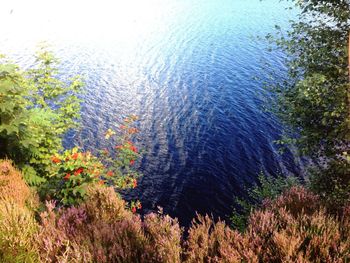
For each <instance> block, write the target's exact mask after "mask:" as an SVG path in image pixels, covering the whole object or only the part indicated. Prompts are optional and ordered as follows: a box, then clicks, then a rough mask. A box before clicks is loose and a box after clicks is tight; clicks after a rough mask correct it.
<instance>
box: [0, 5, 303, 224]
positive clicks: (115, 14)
mask: <svg viewBox="0 0 350 263" xmlns="http://www.w3.org/2000/svg"><path fill="white" fill-rule="evenodd" d="M48 2H49V3H48ZM71 2H73V3H71ZM0 5H1V4H0ZM2 5H3V6H2V7H1V8H0V10H1V11H0V23H1V24H2V26H3V30H2V34H1V36H0V53H1V52H2V53H6V54H9V56H10V57H11V58H13V59H14V60H15V61H16V62H18V63H19V64H21V65H22V66H24V67H30V66H31V65H32V64H33V58H32V54H33V52H34V51H35V47H36V45H37V43H38V42H39V41H47V42H48V43H50V44H51V45H52V49H53V50H54V52H55V54H56V55H57V56H58V57H59V58H60V59H61V62H62V65H61V69H62V75H63V76H67V77H68V76H72V75H74V74H80V75H82V76H83V77H84V79H85V82H86V93H85V94H84V95H83V98H84V103H83V105H82V129H81V131H80V132H79V133H76V134H70V135H69V136H68V137H67V139H66V141H65V144H66V146H70V145H72V144H84V145H86V147H87V148H91V149H93V148H96V147H100V148H104V147H106V146H107V147H108V144H106V143H105V142H104V140H103V134H104V132H105V131H106V129H107V128H109V127H113V126H114V125H116V126H118V125H119V124H120V123H121V121H122V119H123V118H124V117H125V116H127V115H129V114H137V115H139V116H140V119H139V121H138V123H137V125H138V128H139V129H140V131H141V132H140V134H139V135H138V136H137V138H136V139H135V142H136V145H137V146H138V147H140V148H142V149H143V150H144V154H143V158H142V160H141V161H140V162H139V163H138V164H137V165H138V167H139V169H140V171H141V172H142V173H143V174H144V176H143V177H142V178H141V179H140V182H139V187H138V188H136V189H135V190H132V191H130V192H129V193H127V194H126V198H127V199H133V198H139V199H140V200H141V202H142V204H143V211H144V212H148V211H154V210H157V206H161V207H163V208H164V211H165V212H166V213H170V214H171V215H172V216H176V217H179V219H180V222H181V223H182V224H184V225H186V224H188V222H189V221H190V220H191V218H192V217H193V216H194V215H195V212H196V211H197V212H199V213H211V214H213V215H214V216H215V217H221V218H224V219H227V217H228V216H229V215H230V213H231V212H232V205H233V199H234V197H235V196H242V195H244V189H245V186H247V185H250V184H252V183H254V182H255V181H256V178H257V175H258V173H259V172H260V171H261V170H262V171H265V172H266V173H268V174H270V175H272V176H274V175H276V174H277V173H278V172H279V171H282V172H285V173H290V172H292V173H296V174H300V172H301V165H300V162H299V160H297V159H296V158H295V157H293V155H292V154H290V153H289V152H288V151H287V153H285V154H283V155H280V154H278V152H277V147H276V146H275V145H274V143H273V141H274V140H276V139H278V138H279V136H280V134H281V126H280V124H279V123H278V121H277V120H276V119H275V118H273V116H271V114H268V113H266V112H264V111H263V110H262V101H263V96H264V95H262V93H261V92H260V90H261V87H262V80H255V79H254V77H259V78H261V79H265V78H267V73H266V70H267V68H265V66H264V65H265V64H264V62H268V63H270V65H271V66H270V67H269V68H268V69H273V70H274V71H276V72H277V73H278V74H280V77H283V76H284V74H285V68H284V67H283V63H282V62H283V54H282V53H280V52H277V51H274V52H268V51H267V50H266V43H264V42H262V41H259V40H257V39H256V36H264V35H266V34H267V33H270V32H273V30H274V25H275V24H279V25H281V26H282V29H285V28H287V26H288V20H289V19H291V18H293V17H294V15H295V14H294V13H293V12H292V11H288V10H285V7H286V5H285V4H283V3H280V2H279V1H278V0H266V1H262V2H260V1H258V0H202V1H200V0H176V1H175V0H150V1H136V0H133V1H91V2H88V1H36V2H35V1H34V2H32V3H30V4H29V3H26V1H22V2H21V1H13V2H12V1H7V2H6V1H5V4H4V3H2ZM271 67H272V68H271Z"/></svg>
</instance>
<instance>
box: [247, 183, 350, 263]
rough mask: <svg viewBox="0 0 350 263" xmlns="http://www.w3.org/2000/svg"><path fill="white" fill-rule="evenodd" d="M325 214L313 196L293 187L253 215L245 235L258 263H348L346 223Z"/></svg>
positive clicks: (317, 199)
mask: <svg viewBox="0 0 350 263" xmlns="http://www.w3.org/2000/svg"><path fill="white" fill-rule="evenodd" d="M325 211H326V210H325V208H324V207H322V206H321V205H320V203H319V198H318V197H317V196H316V195H314V194H312V193H311V192H309V191H307V190H305V189H304V188H301V187H294V188H291V189H290V190H289V191H287V192H285V193H284V194H283V195H282V196H280V197H278V198H277V199H276V200H274V201H269V203H268V205H265V208H264V209H263V210H259V211H256V212H254V213H253V214H252V215H251V217H250V219H249V227H248V229H247V231H246V232H245V235H246V236H247V238H248V239H249V244H250V245H251V247H252V249H253V250H254V253H255V254H256V255H257V256H258V257H259V260H260V261H261V262H267V261H269V262H271V261H273V262H347V260H349V259H350V258H349V251H350V250H349V249H350V239H349V231H350V229H349V223H348V221H347V219H346V217H343V218H337V217H334V216H332V215H328V214H326V212H325ZM344 214H345V212H344Z"/></svg>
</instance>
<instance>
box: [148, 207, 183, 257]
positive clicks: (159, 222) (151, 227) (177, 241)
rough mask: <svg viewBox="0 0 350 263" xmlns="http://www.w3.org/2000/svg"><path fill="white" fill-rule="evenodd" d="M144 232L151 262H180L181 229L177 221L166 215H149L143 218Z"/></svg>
mask: <svg viewBox="0 0 350 263" xmlns="http://www.w3.org/2000/svg"><path fill="white" fill-rule="evenodd" d="M143 227H144V232H145V235H146V237H147V238H148V240H149V244H150V248H149V249H148V251H152V250H153V251H152V253H151V257H152V258H151V260H152V262H167V263H176V262H181V237H182V229H181V228H180V226H179V223H178V221H177V219H173V218H171V217H170V216H168V215H163V213H162V211H160V213H159V214H155V213H151V214H148V215H146V216H145V218H144V222H143Z"/></svg>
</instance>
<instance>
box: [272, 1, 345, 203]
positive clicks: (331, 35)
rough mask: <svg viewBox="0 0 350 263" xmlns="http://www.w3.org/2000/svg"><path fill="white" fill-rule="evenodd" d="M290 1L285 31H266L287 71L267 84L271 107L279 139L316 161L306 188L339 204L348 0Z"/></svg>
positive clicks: (341, 198)
mask: <svg viewBox="0 0 350 263" xmlns="http://www.w3.org/2000/svg"><path fill="white" fill-rule="evenodd" d="M293 2H294V3H295V5H296V7H297V8H298V9H299V10H300V14H299V15H298V19H297V20H296V21H291V28H290V30H289V31H288V32H287V34H285V33H283V32H282V31H281V30H280V31H279V32H277V35H274V36H273V35H271V34H270V35H268V36H267V38H268V39H269V40H271V41H272V43H274V44H276V45H277V48H279V49H281V50H283V51H284V52H285V53H286V54H287V57H288V58H287V61H286V64H287V66H288V73H289V76H288V78H287V80H283V81H280V82H277V83H276V82H275V83H273V84H272V88H271V90H272V94H273V95H274V96H272V97H273V101H272V103H271V105H272V107H271V109H272V111H273V112H275V113H276V114H277V115H278V116H279V117H280V119H281V120H282V121H284V122H285V124H286V127H288V130H287V131H286V136H285V137H284V138H283V139H282V140H281V141H280V143H281V144H285V143H287V144H289V143H292V144H294V145H296V146H297V147H298V149H299V151H300V153H301V154H302V155H307V156H309V157H312V158H313V159H314V160H315V161H316V163H317V165H316V166H317V167H313V169H312V176H311V177H310V181H311V188H312V189H314V190H315V191H316V192H317V193H319V194H320V196H322V197H323V198H325V199H326V200H327V201H329V204H330V205H331V206H334V205H339V204H341V203H343V202H346V201H349V200H350V191H349V185H350V158H349V157H348V154H349V152H350V149H349V147H350V83H349V79H350V76H349V64H348V63H349V62H348V61H349V59H348V58H349V54H348V50H349V49H348V45H349V34H350V2H349V1H348V0H337V1H332V0H303V1H301V0H300V1H299V0H294V1H293ZM277 29H280V28H279V27H277ZM289 128H291V129H289Z"/></svg>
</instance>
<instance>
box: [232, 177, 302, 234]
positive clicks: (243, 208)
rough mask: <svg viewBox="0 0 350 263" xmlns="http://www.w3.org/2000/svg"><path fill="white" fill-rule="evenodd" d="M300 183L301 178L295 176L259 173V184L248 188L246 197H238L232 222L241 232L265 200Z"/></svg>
mask: <svg viewBox="0 0 350 263" xmlns="http://www.w3.org/2000/svg"><path fill="white" fill-rule="evenodd" d="M299 184H300V179H299V178H298V177H295V176H288V177H285V176H283V175H278V176H277V177H272V176H267V175H265V174H264V173H262V172H261V173H260V174H259V175H258V182H257V184H255V185H253V186H252V187H251V188H249V189H248V190H247V195H248V197H247V198H246V199H241V198H236V199H235V203H236V206H237V208H236V209H234V211H233V213H232V215H231V224H232V226H233V227H234V228H235V229H238V230H240V231H241V232H243V231H244V229H245V228H246V227H247V222H248V218H249V215H250V213H251V212H253V210H255V209H257V208H259V207H261V205H262V203H263V201H264V200H266V199H269V200H272V199H275V198H277V197H278V196H279V195H281V194H282V193H283V192H284V191H286V190H287V189H290V188H291V187H293V186H297V185H299Z"/></svg>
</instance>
